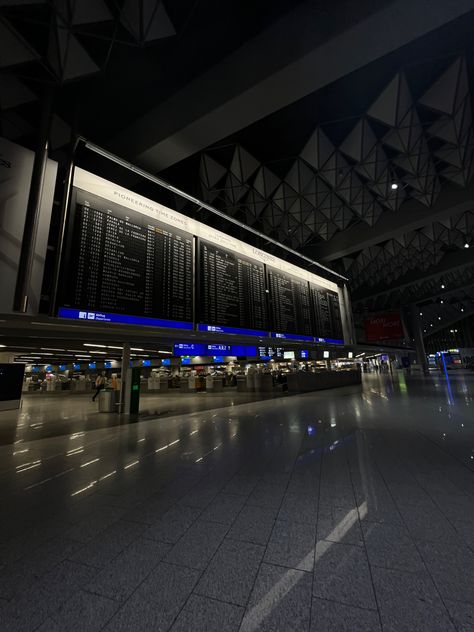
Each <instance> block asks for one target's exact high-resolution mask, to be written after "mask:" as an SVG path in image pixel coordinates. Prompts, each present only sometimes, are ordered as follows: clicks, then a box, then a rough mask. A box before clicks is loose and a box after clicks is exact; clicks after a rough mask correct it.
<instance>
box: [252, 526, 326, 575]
mask: <svg viewBox="0 0 474 632" xmlns="http://www.w3.org/2000/svg"><path fill="white" fill-rule="evenodd" d="M315 539H316V526H315V525H313V526H312V525H308V524H301V523H296V522H285V521H282V520H277V521H276V522H275V526H274V528H273V531H272V535H271V537H270V541H269V542H268V545H267V549H266V552H265V557H264V561H265V562H267V563H268V564H278V565H280V566H288V567H289V568H296V569H298V570H301V571H310V572H311V571H312V570H313V566H314V547H315Z"/></svg>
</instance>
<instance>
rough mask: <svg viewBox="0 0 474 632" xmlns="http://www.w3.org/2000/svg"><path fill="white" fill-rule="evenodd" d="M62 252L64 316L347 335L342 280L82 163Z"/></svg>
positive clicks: (234, 331) (260, 332)
mask: <svg viewBox="0 0 474 632" xmlns="http://www.w3.org/2000/svg"><path fill="white" fill-rule="evenodd" d="M63 253H64V254H63V257H62V260H61V265H60V283H59V288H58V301H57V306H56V310H57V314H58V316H59V317H61V318H67V319H74V320H79V321H82V322H83V323H86V322H91V321H93V322H94V323H110V324H122V325H132V326H148V327H158V328H174V329H177V330H188V331H191V330H193V329H195V328H197V330H198V331H202V332H208V333H210V334H216V333H223V334H231V335H241V336H254V337H260V338H263V337H269V336H270V335H271V336H273V337H275V338H282V339H283V338H285V339H289V340H300V341H308V342H313V339H314V337H315V336H317V337H318V338H319V339H321V340H322V341H326V342H335V343H341V342H342V325H341V313H340V305H339V295H338V290H337V285H336V284H335V283H334V282H332V281H329V280H328V279H326V278H323V277H320V276H318V275H316V274H313V273H311V272H309V271H308V270H306V269H305V268H304V267H298V266H294V265H292V264H291V263H289V262H288V261H285V260H283V259H279V258H278V257H276V256H274V255H272V254H270V253H268V252H264V251H262V250H259V249H258V248H255V247H253V246H252V245H251V244H249V243H247V242H245V241H241V240H238V239H234V238H233V237H232V236H231V235H229V234H226V233H223V232H221V231H218V230H216V229H214V228H211V227H210V226H207V225H205V224H203V223H201V222H198V221H196V220H194V219H193V218H191V217H188V216H185V215H182V214H181V213H179V212H177V211H174V210H173V209H171V208H167V207H165V206H163V205H162V204H160V203H158V202H154V201H153V200H150V199H147V198H144V197H142V196H140V195H138V194H136V193H134V192H132V191H129V190H127V189H123V188H122V187H120V185H118V184H114V183H113V182H110V181H108V180H105V179H103V178H100V177H99V176H96V175H94V174H92V173H89V172H87V171H84V170H83V169H81V168H79V167H76V168H75V171H74V181H73V186H72V189H71V195H70V205H69V208H68V223H67V228H66V237H65V243H64V247H63ZM230 346H232V345H217V347H216V346H214V345H211V344H209V345H207V347H208V348H207V349H206V350H204V351H203V350H199V351H198V350H194V351H190V352H188V354H187V355H208V356H211V357H212V356H214V355H224V356H225V355H227V354H229V353H231V351H230V349H229V347H230ZM237 346H238V345H237ZM219 347H227V348H226V349H224V348H219ZM182 351H183V350H181V352H180V353H177V354H176V355H183V353H182ZM234 355H242V356H250V354H249V353H243V354H236V353H234Z"/></svg>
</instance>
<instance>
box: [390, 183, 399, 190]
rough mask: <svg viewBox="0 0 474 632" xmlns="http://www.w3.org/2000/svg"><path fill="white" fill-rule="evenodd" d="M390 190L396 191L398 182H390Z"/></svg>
mask: <svg viewBox="0 0 474 632" xmlns="http://www.w3.org/2000/svg"><path fill="white" fill-rule="evenodd" d="M390 188H391V189H392V191H395V190H396V189H398V182H392V184H391V185H390Z"/></svg>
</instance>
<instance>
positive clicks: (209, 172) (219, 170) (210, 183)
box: [200, 154, 227, 189]
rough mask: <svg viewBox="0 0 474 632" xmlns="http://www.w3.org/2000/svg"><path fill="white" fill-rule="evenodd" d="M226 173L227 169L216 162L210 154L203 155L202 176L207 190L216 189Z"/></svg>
mask: <svg viewBox="0 0 474 632" xmlns="http://www.w3.org/2000/svg"><path fill="white" fill-rule="evenodd" d="M226 172H227V170H226V169H225V167H223V166H222V165H220V164H219V163H218V162H216V161H215V160H214V158H211V157H210V156H209V155H208V154H202V156H201V166H200V176H201V181H202V182H203V184H204V186H205V187H206V188H207V189H212V188H214V187H215V185H216V184H217V183H218V182H219V180H220V179H221V178H222V177H223V176H224V175H225V174H226Z"/></svg>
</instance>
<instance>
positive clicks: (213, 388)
mask: <svg viewBox="0 0 474 632" xmlns="http://www.w3.org/2000/svg"><path fill="white" fill-rule="evenodd" d="M223 388H224V380H223V378H222V377H220V376H216V377H214V376H212V375H206V391H208V392H210V393H221V392H222V390H223Z"/></svg>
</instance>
